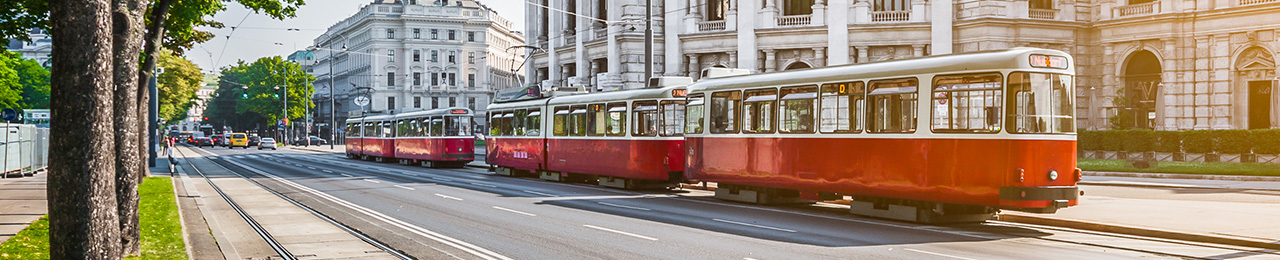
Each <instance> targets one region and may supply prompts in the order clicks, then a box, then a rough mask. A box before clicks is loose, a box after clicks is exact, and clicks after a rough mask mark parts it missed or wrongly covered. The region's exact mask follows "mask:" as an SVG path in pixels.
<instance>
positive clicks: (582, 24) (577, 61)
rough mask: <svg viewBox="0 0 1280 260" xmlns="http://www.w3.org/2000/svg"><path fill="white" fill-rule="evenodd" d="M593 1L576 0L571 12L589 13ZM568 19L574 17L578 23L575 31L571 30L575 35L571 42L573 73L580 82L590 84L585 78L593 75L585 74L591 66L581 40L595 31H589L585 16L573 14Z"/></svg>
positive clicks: (589, 22)
mask: <svg viewBox="0 0 1280 260" xmlns="http://www.w3.org/2000/svg"><path fill="white" fill-rule="evenodd" d="M594 2H595V1H578V2H577V3H578V6H576V8H577V10H574V11H573V12H574V13H577V14H587V13H589V11H587V10H590V8H589V6H590V5H591V4H592V3H594ZM569 19H575V20H577V23H578V27H577V29H576V30H577V31H575V32H573V34H575V35H577V37H574V43H573V49H574V51H573V53H574V54H573V57H574V63H573V64H574V69H575V70H576V71H575V72H574V73H573V74H574V75H576V76H578V80H579V81H580V82H587V83H588V84H590V82H589V81H587V79H589V78H590V77H591V76H595V75H588V74H587V73H589V72H590V69H591V68H590V66H588V65H587V62H588V60H587V55H586V54H587V48H586V46H584V45H583V42H585V41H586V40H587V36H588V35H593V34H595V32H592V31H591V20H587V18H586V17H584V16H580V15H574V16H573V17H570V18H569ZM593 37H594V36H593Z"/></svg>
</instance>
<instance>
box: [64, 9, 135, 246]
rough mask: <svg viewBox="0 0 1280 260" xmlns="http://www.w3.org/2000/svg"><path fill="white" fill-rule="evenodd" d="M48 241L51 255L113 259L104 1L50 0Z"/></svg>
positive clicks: (116, 239)
mask: <svg viewBox="0 0 1280 260" xmlns="http://www.w3.org/2000/svg"><path fill="white" fill-rule="evenodd" d="M49 7H50V12H49V14H50V15H49V18H50V26H51V28H52V36H53V46H54V47H53V48H54V50H53V60H54V62H52V63H53V69H52V77H51V78H52V81H51V85H52V88H53V91H52V93H51V95H50V108H51V112H52V119H51V121H50V130H52V131H53V132H52V134H53V136H57V138H50V139H49V141H50V143H49V145H50V147H49V181H48V182H49V189H48V197H49V245H50V257H51V258H52V259H119V258H120V222H119V218H118V216H117V215H116V196H115V195H116V183H115V174H116V168H115V167H116V165H115V159H116V157H115V139H114V135H113V134H112V133H113V129H114V126H115V124H114V121H113V120H112V113H111V111H112V102H113V100H112V94H111V93H112V91H113V90H114V85H113V84H112V70H113V67H112V62H111V61H112V56H111V54H112V53H111V46H112V45H111V24H112V23H111V21H112V19H111V13H110V11H111V5H110V1H108V0H65V1H50V2H49Z"/></svg>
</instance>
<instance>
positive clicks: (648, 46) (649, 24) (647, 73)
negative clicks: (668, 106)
mask: <svg viewBox="0 0 1280 260" xmlns="http://www.w3.org/2000/svg"><path fill="white" fill-rule="evenodd" d="M650 77H653V0H644V84H645V87H648V85H649V78H650Z"/></svg>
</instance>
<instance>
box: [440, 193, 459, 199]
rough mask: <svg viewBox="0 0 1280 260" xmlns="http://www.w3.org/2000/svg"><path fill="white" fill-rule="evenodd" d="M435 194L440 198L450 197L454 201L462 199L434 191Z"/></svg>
mask: <svg viewBox="0 0 1280 260" xmlns="http://www.w3.org/2000/svg"><path fill="white" fill-rule="evenodd" d="M436 196H440V197H441V198H446V199H451V200H456V201H462V199H460V198H458V197H454V196H449V195H444V194H440V193H436Z"/></svg>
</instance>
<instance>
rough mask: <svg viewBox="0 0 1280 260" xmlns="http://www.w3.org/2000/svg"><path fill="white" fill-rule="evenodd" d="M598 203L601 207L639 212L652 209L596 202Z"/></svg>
mask: <svg viewBox="0 0 1280 260" xmlns="http://www.w3.org/2000/svg"><path fill="white" fill-rule="evenodd" d="M596 203H600V205H605V206H613V207H619V208H624V209H637V210H643V211H650V209H646V208H641V207H632V206H627V205H618V204H613V203H608V202H596Z"/></svg>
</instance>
